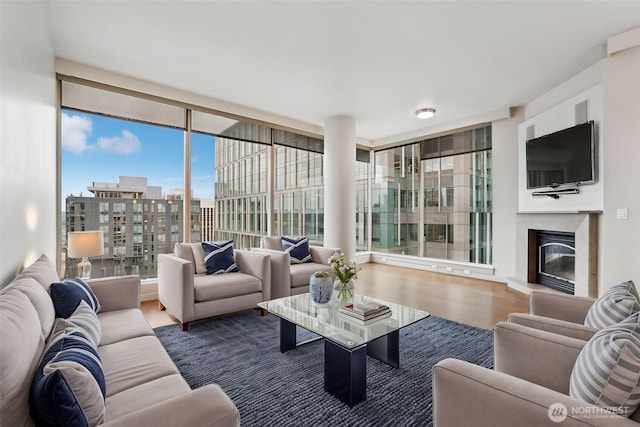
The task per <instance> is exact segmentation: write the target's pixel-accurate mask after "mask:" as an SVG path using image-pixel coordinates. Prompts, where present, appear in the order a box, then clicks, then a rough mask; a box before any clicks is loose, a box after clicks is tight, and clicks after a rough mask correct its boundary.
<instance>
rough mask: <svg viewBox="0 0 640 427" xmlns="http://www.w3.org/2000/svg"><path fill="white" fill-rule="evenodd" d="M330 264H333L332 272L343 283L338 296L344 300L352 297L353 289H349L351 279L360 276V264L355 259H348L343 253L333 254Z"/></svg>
mask: <svg viewBox="0 0 640 427" xmlns="http://www.w3.org/2000/svg"><path fill="white" fill-rule="evenodd" d="M329 264H330V265H331V272H332V273H333V274H334V275H335V276H336V279H338V280H339V281H340V283H341V284H342V286H341V288H340V292H339V293H338V298H339V299H342V300H348V299H350V298H351V297H353V294H352V293H351V289H349V281H351V280H352V279H357V278H358V271H360V266H359V265H358V264H357V263H356V262H355V261H347V258H346V256H345V255H344V254H343V253H335V254H333V255H331V256H330V257H329Z"/></svg>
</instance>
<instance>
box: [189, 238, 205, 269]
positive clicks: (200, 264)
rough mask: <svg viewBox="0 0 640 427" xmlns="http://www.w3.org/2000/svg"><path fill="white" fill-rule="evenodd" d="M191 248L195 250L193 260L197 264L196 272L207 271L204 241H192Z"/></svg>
mask: <svg viewBox="0 0 640 427" xmlns="http://www.w3.org/2000/svg"><path fill="white" fill-rule="evenodd" d="M190 245H191V250H192V251H193V261H194V263H195V266H196V270H195V271H196V274H205V273H206V272H207V265H206V264H205V263H204V249H202V243H190Z"/></svg>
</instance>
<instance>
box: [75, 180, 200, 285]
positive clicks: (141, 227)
mask: <svg viewBox="0 0 640 427" xmlns="http://www.w3.org/2000/svg"><path fill="white" fill-rule="evenodd" d="M88 190H89V192H90V193H92V194H93V196H88V197H87V196H73V195H71V196H69V197H67V199H66V231H67V232H69V231H86V230H100V231H102V232H103V233H104V255H103V256H102V257H98V258H95V259H92V260H91V263H92V264H93V269H92V270H93V276H94V277H105V276H111V275H116V276H121V275H127V274H139V275H140V277H142V278H146V277H155V276H157V256H158V254H162V253H171V252H172V251H173V246H174V245H175V243H176V242H180V241H182V240H183V222H184V221H183V200H182V193H180V192H173V193H172V194H170V195H168V196H163V194H162V189H161V188H160V187H157V186H150V185H148V184H147V178H142V177H127V176H120V177H119V178H118V182H115V183H107V182H94V183H93V184H92V185H91V186H90V187H88ZM191 223H192V228H194V227H195V228H196V229H195V230H192V236H194V237H195V238H197V239H198V240H199V239H200V230H199V229H200V202H199V201H198V200H194V201H193V202H192V212H191ZM67 265H68V267H67V273H68V275H75V271H74V270H73V268H75V266H74V265H73V263H70V262H68V263H67Z"/></svg>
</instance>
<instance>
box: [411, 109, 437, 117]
mask: <svg viewBox="0 0 640 427" xmlns="http://www.w3.org/2000/svg"><path fill="white" fill-rule="evenodd" d="M435 113H436V109H435V108H421V109H419V110H418V111H416V117H417V118H419V119H428V118H430V117H433V115H434V114H435Z"/></svg>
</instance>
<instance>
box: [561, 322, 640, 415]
mask: <svg viewBox="0 0 640 427" xmlns="http://www.w3.org/2000/svg"><path fill="white" fill-rule="evenodd" d="M569 394H570V395H571V396H572V397H575V398H578V399H581V400H584V401H586V402H588V403H591V404H593V405H597V406H600V407H602V408H606V409H609V410H614V411H616V412H617V413H618V414H619V415H622V416H626V417H629V416H630V415H631V414H632V413H633V412H634V411H635V410H636V409H637V408H638V406H639V405H640V325H639V324H637V323H636V324H634V323H620V324H617V325H613V326H609V327H607V328H604V329H602V330H600V331H598V332H597V333H596V334H595V335H594V336H593V337H592V338H591V339H590V340H589V341H588V342H587V343H586V344H585V346H584V348H583V349H582V351H581V352H580V354H579V355H578V359H577V360H576V363H575V365H574V367H573V371H572V373H571V380H570V383H569Z"/></svg>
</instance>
